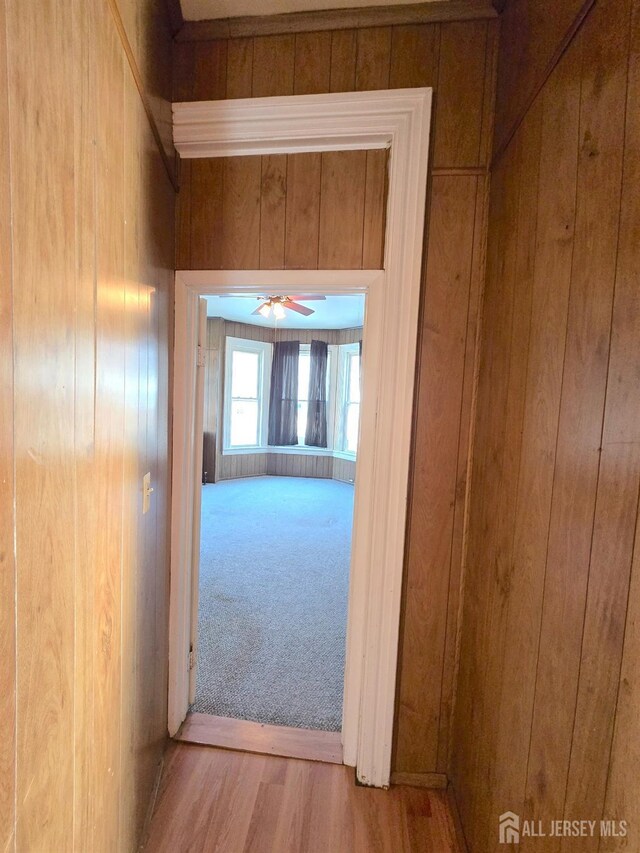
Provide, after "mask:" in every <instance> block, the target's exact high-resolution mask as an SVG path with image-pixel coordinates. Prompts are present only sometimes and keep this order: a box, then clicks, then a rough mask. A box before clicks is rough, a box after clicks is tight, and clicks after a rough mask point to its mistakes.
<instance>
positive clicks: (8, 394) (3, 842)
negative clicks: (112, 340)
mask: <svg viewBox="0 0 640 853" xmlns="http://www.w3.org/2000/svg"><path fill="white" fill-rule="evenodd" d="M5 26H6V7H5V0H0V33H2V34H3V35H4V33H5V32H6V30H5ZM10 223H11V184H10V164H9V103H8V83H7V56H6V53H5V52H3V53H2V55H1V56H0V656H1V657H2V662H3V664H2V676H1V688H2V689H1V690H0V714H1V715H2V720H3V723H4V726H3V727H4V734H3V737H2V740H1V741H0V846H1V847H2V849H3V850H7V851H12V850H14V849H15V835H14V827H15V773H14V770H15V765H14V760H15V737H16V692H15V681H16V669H15V663H16V644H15V643H16V639H15V612H14V603H15V581H16V578H15V562H14V550H13V526H14V516H13V507H14V490H15V484H14V475H13V326H12V318H11V313H12V300H13V296H12V287H11V284H12V282H11V227H10Z"/></svg>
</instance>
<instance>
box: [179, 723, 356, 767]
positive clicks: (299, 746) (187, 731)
mask: <svg viewBox="0 0 640 853" xmlns="http://www.w3.org/2000/svg"><path fill="white" fill-rule="evenodd" d="M175 740H180V741H184V742H186V743H197V744H200V745H201V746H216V747H218V748H219V749H233V750H237V751H238V752H257V753H260V754H262V755H279V756H281V757H282V758H303V759H305V760H306V761H323V762H325V763H326V764H342V742H341V736H340V732H321V731H316V730H312V729H297V728H292V727H289V726H269V725H266V724H265V723H255V722H252V721H251V720H233V719H230V718H228V717H214V716H213V715H210V714H189V715H188V716H187V719H186V720H185V721H184V723H183V724H182V726H181V727H180V730H179V732H178V733H177V734H176V736H175Z"/></svg>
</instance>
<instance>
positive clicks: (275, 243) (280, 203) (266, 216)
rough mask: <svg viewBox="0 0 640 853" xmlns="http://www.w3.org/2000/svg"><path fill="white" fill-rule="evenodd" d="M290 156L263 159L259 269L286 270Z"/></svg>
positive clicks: (272, 156)
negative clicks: (288, 162) (288, 166)
mask: <svg viewBox="0 0 640 853" xmlns="http://www.w3.org/2000/svg"><path fill="white" fill-rule="evenodd" d="M286 204H287V156H286V154H274V155H271V156H267V157H263V158H262V184H261V187H260V264H259V265H260V269H284V227H285V217H286Z"/></svg>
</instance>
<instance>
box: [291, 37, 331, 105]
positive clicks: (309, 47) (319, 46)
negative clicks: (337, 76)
mask: <svg viewBox="0 0 640 853" xmlns="http://www.w3.org/2000/svg"><path fill="white" fill-rule="evenodd" d="M295 39H296V46H295V71H294V94H296V95H316V94H318V93H319V92H328V91H329V85H330V79H331V33H330V32H324V33H298V34H297V35H296V37H295Z"/></svg>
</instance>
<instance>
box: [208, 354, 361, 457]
mask: <svg viewBox="0 0 640 853" xmlns="http://www.w3.org/2000/svg"><path fill="white" fill-rule="evenodd" d="M225 352H226V357H225V392H224V429H223V449H224V451H225V452H228V453H245V452H247V451H251V452H256V451H263V452H266V451H269V452H274V449H273V448H270V447H268V446H267V434H268V431H269V430H268V423H269V385H270V381H271V359H272V353H273V348H272V345H271V344H270V343H263V342H262V341H250V340H246V339H244V338H232V337H227V339H226V351H225ZM310 369H311V347H310V346H309V344H301V345H300V357H299V362H298V424H297V426H298V444H297V445H293V446H289V447H287V448H275V452H282V453H284V452H296V448H297V449H298V452H304V453H316V454H318V453H320V454H322V453H326V454H329V455H330V454H334V455H335V454H337V455H339V456H342V455H344V456H346V458H351V459H353V458H355V456H356V454H357V450H358V430H359V424H360V347H359V344H358V343H354V344H341V345H337V344H331V345H330V346H329V350H328V361H327V439H328V447H327V448H326V449H325V448H317V447H307V445H306V444H305V433H306V430H307V409H308V405H309V402H308V397H309V372H310Z"/></svg>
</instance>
